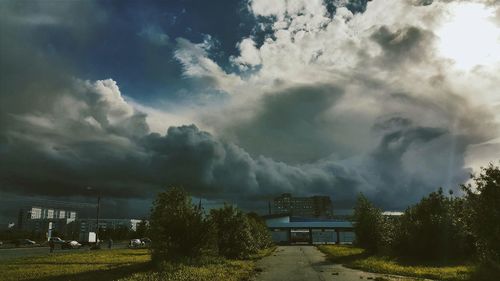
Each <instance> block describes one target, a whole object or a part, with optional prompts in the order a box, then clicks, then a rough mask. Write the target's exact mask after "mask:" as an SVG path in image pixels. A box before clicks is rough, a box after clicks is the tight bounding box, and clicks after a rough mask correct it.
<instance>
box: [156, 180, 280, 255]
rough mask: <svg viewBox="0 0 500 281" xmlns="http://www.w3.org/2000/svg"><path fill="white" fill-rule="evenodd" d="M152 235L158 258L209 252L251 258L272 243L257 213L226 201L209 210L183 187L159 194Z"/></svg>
mask: <svg viewBox="0 0 500 281" xmlns="http://www.w3.org/2000/svg"><path fill="white" fill-rule="evenodd" d="M149 235H150V237H151V239H152V241H153V243H152V247H151V251H152V260H153V261H154V262H164V261H191V260H196V259H199V258H201V257H206V256H212V257H213V256H218V257H226V258H247V257H249V256H251V255H252V254H255V253H257V252H258V251H259V250H261V249H264V248H267V247H269V246H271V245H272V240H271V237H270V234H269V232H268V231H267V228H266V225H265V223H264V222H263V221H262V220H261V218H260V217H259V216H258V215H256V214H253V213H250V214H245V213H243V212H242V211H241V210H239V209H237V208H235V207H233V206H231V205H225V206H224V207H222V208H219V209H212V210H210V212H209V213H208V214H205V213H204V212H203V209H202V207H201V206H200V205H196V204H193V202H192V200H191V197H190V196H189V195H188V194H187V192H186V191H184V190H183V189H181V188H177V187H172V188H169V189H168V190H167V191H165V192H162V193H160V194H159V195H158V197H157V198H156V200H155V202H154V203H153V207H152V210H151V216H150V225H149Z"/></svg>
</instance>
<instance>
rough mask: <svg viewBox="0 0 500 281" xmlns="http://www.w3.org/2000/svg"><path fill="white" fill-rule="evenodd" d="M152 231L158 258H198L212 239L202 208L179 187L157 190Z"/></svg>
mask: <svg viewBox="0 0 500 281" xmlns="http://www.w3.org/2000/svg"><path fill="white" fill-rule="evenodd" d="M150 234H151V239H152V241H153V243H152V259H153V261H155V262H158V261H165V260H169V261H172V260H183V259H193V258H197V257H199V256H201V255H202V254H203V251H204V250H205V249H208V248H209V243H210V241H211V240H210V234H211V231H210V226H209V223H208V222H207V221H206V220H205V219H204V218H203V214H202V210H201V208H198V207H196V206H195V205H193V204H192V202H191V198H190V197H189V196H188V194H187V193H186V192H185V191H184V190H183V189H181V188H176V187H172V188H169V189H168V190H167V191H166V192H162V193H160V194H158V197H157V198H156V200H155V202H154V204H153V208H152V211H151V220H150Z"/></svg>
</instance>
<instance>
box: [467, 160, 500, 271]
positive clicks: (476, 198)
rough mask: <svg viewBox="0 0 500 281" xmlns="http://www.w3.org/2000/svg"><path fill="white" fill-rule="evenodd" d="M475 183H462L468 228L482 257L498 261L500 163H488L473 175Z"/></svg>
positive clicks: (499, 240) (499, 249) (499, 250)
mask: <svg viewBox="0 0 500 281" xmlns="http://www.w3.org/2000/svg"><path fill="white" fill-rule="evenodd" d="M472 180H473V181H474V185H471V184H468V185H462V188H463V189H464V191H465V192H466V197H465V198H466V202H465V207H466V208H465V209H466V214H468V216H467V222H468V225H469V230H470V232H471V233H472V234H473V235H474V238H475V240H476V246H477V251H478V254H479V258H480V259H481V261H483V262H486V263H493V264H498V263H500V167H497V166H494V165H493V164H490V165H489V166H488V167H486V168H482V169H481V173H480V174H479V175H477V176H472Z"/></svg>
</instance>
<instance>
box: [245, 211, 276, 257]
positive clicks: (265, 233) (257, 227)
mask: <svg viewBox="0 0 500 281" xmlns="http://www.w3.org/2000/svg"><path fill="white" fill-rule="evenodd" d="M247 217H248V222H249V223H250V228H251V229H252V235H253V238H254V239H253V240H254V241H255V243H256V246H257V248H258V249H265V248H268V247H271V245H272V244H273V240H272V239H271V234H270V233H269V230H268V229H267V226H266V223H265V222H264V220H263V219H262V218H261V217H259V215H257V214H256V213H248V214H247Z"/></svg>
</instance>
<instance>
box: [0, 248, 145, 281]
mask: <svg viewBox="0 0 500 281" xmlns="http://www.w3.org/2000/svg"><path fill="white" fill-rule="evenodd" d="M149 264H150V255H149V253H148V250H146V249H138V250H132V249H117V250H104V251H86V252H65V253H58V254H54V255H50V256H40V257H30V258H19V259H12V260H5V261H2V262H1V263H0V272H1V273H2V274H1V277H0V279H1V280H3V281H14V280H15V281H18V280H19V281H21V280H37V281H49V280H51V281H52V280H53V281H62V280H64V281H69V280H75V281H79V280H92V281H101V280H103V281H104V280H115V279H118V278H121V277H125V276H129V275H131V274H132V273H134V272H138V271H145V270H148V269H149Z"/></svg>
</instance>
